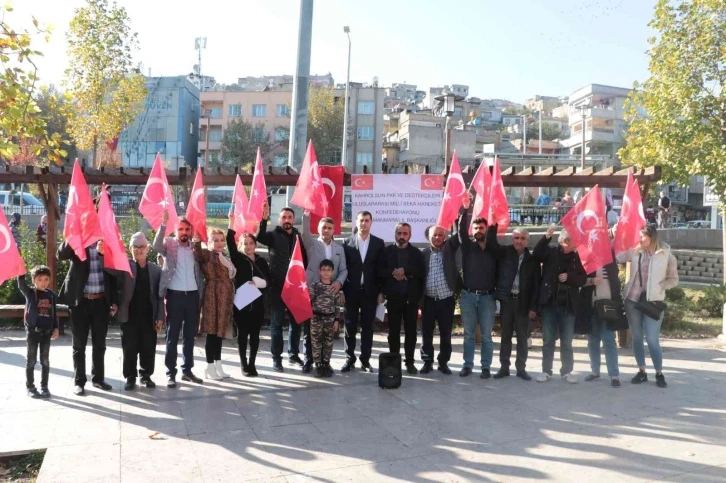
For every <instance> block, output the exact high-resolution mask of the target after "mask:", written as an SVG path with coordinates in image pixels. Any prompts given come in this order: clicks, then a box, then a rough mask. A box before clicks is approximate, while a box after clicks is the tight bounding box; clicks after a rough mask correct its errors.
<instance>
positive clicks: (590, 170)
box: [577, 166, 595, 176]
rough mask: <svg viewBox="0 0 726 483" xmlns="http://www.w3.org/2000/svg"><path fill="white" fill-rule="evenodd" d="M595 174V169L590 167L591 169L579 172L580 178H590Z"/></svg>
mask: <svg viewBox="0 0 726 483" xmlns="http://www.w3.org/2000/svg"><path fill="white" fill-rule="evenodd" d="M594 172H595V168H593V167H592V166H590V167H589V168H585V169H581V170H580V171H578V172H577V174H579V175H580V176H589V175H591V174H593V173H594Z"/></svg>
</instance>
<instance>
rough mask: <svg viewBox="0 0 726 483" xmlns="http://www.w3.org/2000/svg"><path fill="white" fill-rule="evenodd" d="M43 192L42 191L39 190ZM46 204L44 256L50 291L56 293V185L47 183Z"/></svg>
mask: <svg viewBox="0 0 726 483" xmlns="http://www.w3.org/2000/svg"><path fill="white" fill-rule="evenodd" d="M41 192H44V189H42V190H41ZM46 199H47V201H48V202H47V203H46V205H45V210H46V214H47V215H48V231H47V233H46V237H45V254H46V263H47V264H48V268H50V289H51V290H53V291H54V292H57V291H58V285H57V282H58V281H57V280H56V270H57V268H56V259H55V252H56V239H57V237H58V222H59V221H60V211H59V210H58V203H57V202H56V200H57V199H58V196H57V193H56V185H55V184H53V183H48V195H47V197H46Z"/></svg>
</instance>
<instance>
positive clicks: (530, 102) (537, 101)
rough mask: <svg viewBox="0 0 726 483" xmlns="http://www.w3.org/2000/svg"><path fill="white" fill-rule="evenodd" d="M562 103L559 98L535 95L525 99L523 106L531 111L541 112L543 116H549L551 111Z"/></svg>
mask: <svg viewBox="0 0 726 483" xmlns="http://www.w3.org/2000/svg"><path fill="white" fill-rule="evenodd" d="M560 104H562V102H561V101H560V98H559V97H552V96H540V95H535V96H534V97H532V98H531V99H527V101H526V102H525V103H524V105H525V106H526V107H527V109H529V110H531V111H542V114H543V115H545V116H551V115H552V110H553V109H555V108H557V107H559V106H560Z"/></svg>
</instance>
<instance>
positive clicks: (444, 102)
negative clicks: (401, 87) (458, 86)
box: [434, 90, 464, 171]
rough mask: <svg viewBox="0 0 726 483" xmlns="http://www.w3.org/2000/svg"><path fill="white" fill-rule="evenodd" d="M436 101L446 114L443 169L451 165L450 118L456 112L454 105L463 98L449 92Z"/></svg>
mask: <svg viewBox="0 0 726 483" xmlns="http://www.w3.org/2000/svg"><path fill="white" fill-rule="evenodd" d="M434 100H436V101H438V103H439V104H438V105H439V107H442V108H443V111H444V113H446V124H445V125H444V168H445V169H446V168H448V166H449V165H450V164H451V116H453V115H454V111H455V110H456V103H457V102H460V101H463V100H464V96H457V95H456V94H454V93H453V92H451V91H448V90H446V91H444V92H442V93H441V95H440V96H437V97H435V98H434ZM447 171H448V170H447Z"/></svg>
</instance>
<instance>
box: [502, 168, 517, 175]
mask: <svg viewBox="0 0 726 483" xmlns="http://www.w3.org/2000/svg"><path fill="white" fill-rule="evenodd" d="M514 172H515V169H514V166H510V167H508V168H507V169H505V170H504V171H502V176H509V175H511V174H514Z"/></svg>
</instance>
